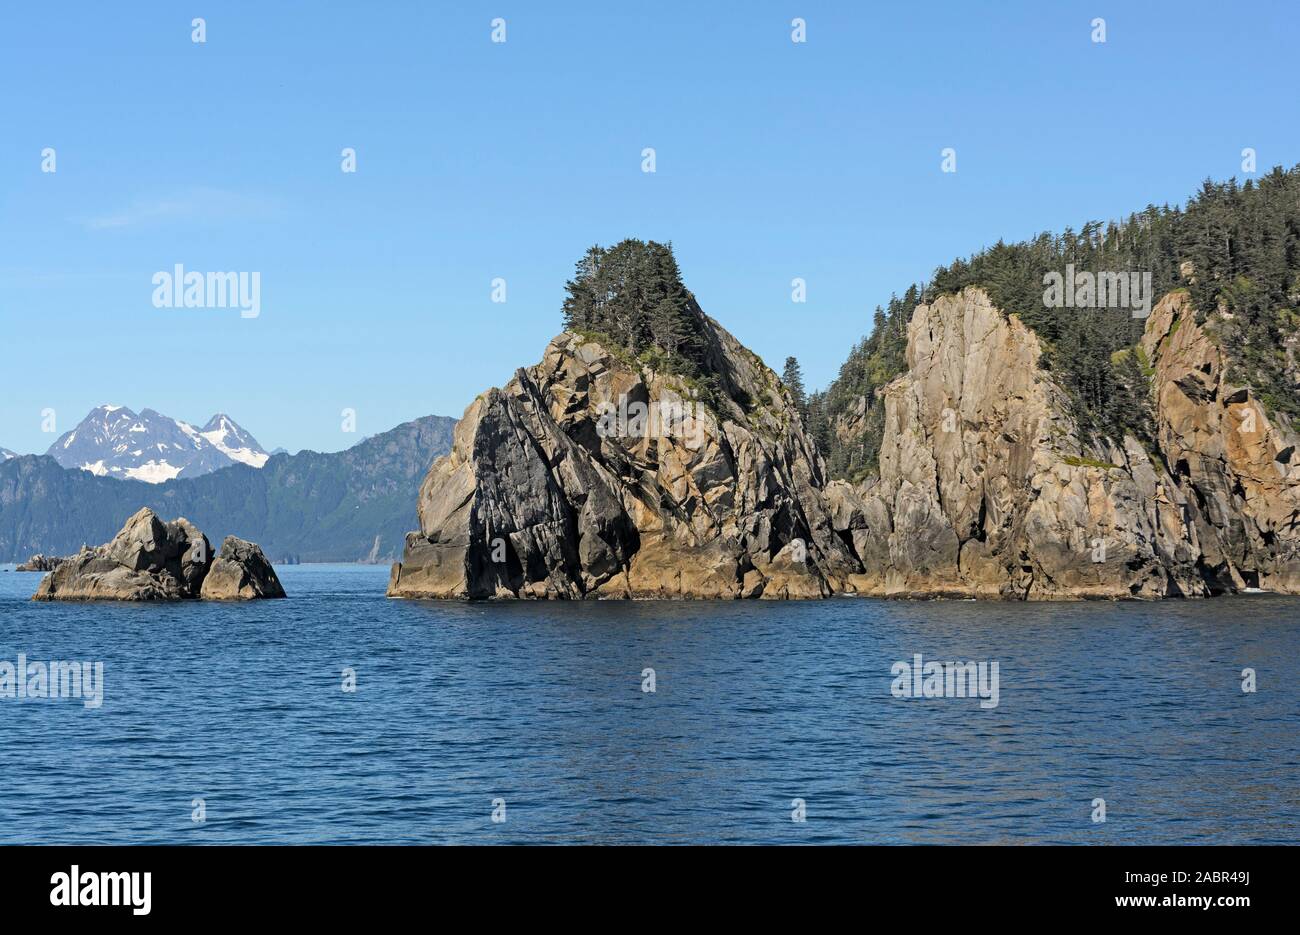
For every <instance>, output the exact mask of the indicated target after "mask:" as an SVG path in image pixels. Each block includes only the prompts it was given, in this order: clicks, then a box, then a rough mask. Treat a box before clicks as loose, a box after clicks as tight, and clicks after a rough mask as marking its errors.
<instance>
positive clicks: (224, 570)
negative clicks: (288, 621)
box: [199, 536, 284, 601]
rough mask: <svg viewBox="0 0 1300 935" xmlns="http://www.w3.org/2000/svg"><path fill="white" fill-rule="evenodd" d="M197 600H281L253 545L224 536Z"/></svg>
mask: <svg viewBox="0 0 1300 935" xmlns="http://www.w3.org/2000/svg"><path fill="white" fill-rule="evenodd" d="M199 597H201V598H203V600H205V601H248V600H253V599H254V598H259V597H284V588H282V587H281V586H280V579H279V578H277V577H276V575H275V569H274V568H272V567H271V563H270V562H268V561H267V560H266V556H265V555H263V554H262V550H261V549H260V548H259V547H258V546H257V545H255V544H254V543H252V542H245V541H244V540H243V539H238V538H236V537H235V536H226V541H225V542H223V543H221V552H220V553H219V554H218V555H217V557H216V559H214V560H213V562H212V567H211V568H209V569H208V574H207V576H206V577H205V578H204V579H203V587H202V588H201V589H200V591H199Z"/></svg>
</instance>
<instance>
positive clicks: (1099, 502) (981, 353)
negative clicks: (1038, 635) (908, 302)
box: [388, 288, 1300, 600]
mask: <svg viewBox="0 0 1300 935" xmlns="http://www.w3.org/2000/svg"><path fill="white" fill-rule="evenodd" d="M707 325H708V328H707V333H708V339H709V342H710V345H711V347H710V354H711V367H712V371H713V372H714V373H716V374H717V376H718V379H719V384H720V386H721V388H722V392H721V393H720V394H717V396H716V397H715V399H714V401H713V403H712V405H709V406H706V405H705V404H704V403H703V402H702V401H700V400H699V399H698V398H696V397H694V396H693V395H692V393H691V386H690V385H688V383H687V382H686V381H684V380H682V379H680V378H678V377H675V376H673V375H672V374H669V373H666V372H662V371H656V370H655V369H653V368H652V367H651V366H650V365H649V364H647V363H645V362H643V361H640V360H637V359H634V358H632V357H631V356H630V355H629V354H628V353H627V352H626V351H625V350H623V349H622V348H617V347H612V346H609V345H608V344H607V343H605V342H603V341H602V339H600V338H599V337H593V336H584V335H580V334H574V333H565V334H562V335H560V336H559V337H557V338H556V339H555V340H553V341H552V342H551V344H550V345H549V346H548V347H547V349H546V352H545V354H544V355H543V358H542V360H541V362H540V363H538V364H537V365H535V366H533V367H529V368H527V369H521V370H519V371H517V372H516V374H515V376H514V378H513V379H512V380H511V381H510V382H509V383H508V384H507V385H506V386H505V387H503V388H501V389H492V390H489V391H488V392H486V393H484V394H483V395H481V396H480V397H479V398H478V399H476V400H475V401H474V402H473V403H472V404H471V405H470V407H469V408H468V409H467V410H466V412H465V415H464V417H463V418H462V420H461V422H460V423H459V425H458V426H457V429H456V435H455V442H454V445H453V448H452V451H451V453H450V454H449V455H447V456H445V457H443V458H440V459H438V460H437V461H436V462H435V463H434V464H433V466H432V468H431V469H430V471H429V474H428V476H427V477H426V478H425V480H424V483H423V485H422V486H421V489H420V494H419V517H420V529H419V531H417V532H413V533H411V534H409V535H408V536H407V542H406V549H405V553H404V556H403V560H402V562H400V563H398V564H396V565H394V566H393V570H392V573H391V576H390V581H389V588H388V593H389V595H390V596H393V597H411V598H460V599H467V598H468V599H473V598H584V597H598V598H740V597H746V598H752V597H763V598H812V597H827V596H830V595H833V594H836V593H857V594H866V595H878V596H900V597H903V596H906V597H939V596H952V597H978V598H1003V599H1021V600H1024V599H1028V600H1059V599H1080V598H1101V599H1121V598H1158V597H1171V596H1206V595H1211V594H1218V593H1224V592H1230V591H1236V590H1242V589H1245V588H1248V587H1261V588H1265V589H1271V590H1279V591H1286V592H1300V523H1298V522H1297V520H1298V519H1300V464H1297V463H1296V462H1297V459H1296V457H1295V442H1296V439H1295V435H1294V433H1293V432H1292V430H1291V428H1290V426H1289V425H1286V424H1284V422H1283V421H1282V420H1278V419H1273V420H1270V418H1269V416H1268V415H1267V413H1266V412H1265V411H1264V409H1263V407H1262V406H1260V405H1259V403H1258V402H1257V401H1256V400H1255V399H1254V397H1253V396H1252V394H1251V392H1250V390H1249V389H1247V388H1242V387H1234V386H1231V385H1230V384H1229V383H1228V382H1226V378H1225V376H1224V369H1225V362H1224V360H1223V359H1222V355H1221V353H1220V352H1219V350H1218V349H1217V348H1216V347H1215V345H1214V343H1213V342H1212V340H1211V339H1210V337H1209V336H1208V335H1207V333H1206V331H1205V329H1203V328H1202V327H1201V326H1199V325H1198V324H1197V323H1196V319H1195V315H1194V314H1193V311H1192V309H1191V308H1190V306H1189V304H1188V300H1187V297H1186V295H1185V294H1183V293H1181V292H1175V293H1171V294H1170V295H1168V296H1166V297H1165V298H1164V299H1163V300H1162V301H1161V302H1160V303H1158V304H1157V306H1156V307H1155V308H1154V309H1153V311H1152V314H1151V316H1150V318H1149V319H1148V322H1147V326H1146V333H1145V336H1144V338H1143V341H1142V349H1143V351H1144V356H1145V359H1146V360H1147V361H1149V363H1150V365H1151V368H1152V370H1153V374H1152V377H1151V387H1150V391H1151V404H1152V410H1153V413H1154V416H1155V422H1156V426H1157V435H1158V446H1157V448H1158V450H1154V451H1148V450H1146V449H1145V448H1144V446H1143V445H1142V444H1140V443H1139V442H1138V441H1137V440H1136V439H1134V438H1132V437H1127V438H1125V439H1123V440H1122V441H1119V440H1106V439H1097V438H1093V437H1089V436H1087V435H1086V433H1083V432H1082V431H1081V430H1080V427H1079V426H1078V425H1077V424H1076V422H1075V420H1074V418H1073V416H1072V415H1071V411H1072V410H1071V406H1070V404H1069V403H1070V401H1069V399H1068V397H1067V395H1066V393H1065V392H1064V391H1063V390H1062V389H1061V387H1060V386H1059V385H1058V384H1057V383H1056V382H1055V381H1054V379H1053V378H1052V375H1051V374H1050V372H1048V371H1045V370H1042V369H1040V366H1039V360H1040V357H1041V355H1042V349H1041V346H1040V343H1039V340H1038V338H1037V337H1036V335H1035V334H1034V333H1033V332H1032V331H1031V330H1029V329H1028V328H1026V327H1025V326H1024V325H1022V324H1021V323H1020V321H1019V320H1018V319H1017V318H1016V317H1015V316H1007V315H1004V314H1003V313H1002V312H1001V311H1000V310H998V309H997V308H995V307H994V306H993V305H992V304H991V303H990V301H989V299H988V297H987V295H986V294H985V293H984V292H983V291H982V290H980V289H977V288H969V289H966V290H964V291H963V292H961V293H959V294H956V295H947V296H942V297H940V298H938V299H936V300H934V301H933V302H931V303H928V304H922V305H919V306H918V307H917V308H916V310H915V312H914V314H913V316H912V319H911V322H910V325H909V328H908V346H907V364H908V369H907V370H906V372H904V373H903V374H902V375H900V376H899V377H898V378H896V379H895V380H894V381H893V382H891V383H890V384H888V385H887V386H886V387H884V388H883V389H881V390H880V394H881V396H882V397H883V402H884V420H885V433H884V438H883V441H882V445H881V452H880V465H879V473H878V475H877V476H874V477H871V478H869V479H868V480H867V481H865V482H863V483H862V484H858V485H851V484H849V483H847V482H844V481H830V480H829V479H828V478H827V477H826V474H825V468H824V465H823V463H822V460H821V458H820V456H819V455H818V453H817V450H816V447H815V445H814V444H813V443H812V442H811V441H810V439H809V438H808V436H807V435H806V434H805V432H804V429H803V425H802V422H801V419H800V417H799V413H798V411H797V409H796V407H795V406H794V405H793V402H792V400H791V399H790V397H789V394H788V393H787V391H786V390H785V388H784V387H782V385H781V384H780V381H779V380H778V379H777V378H776V376H775V374H773V373H772V372H771V371H770V370H769V369H768V368H767V367H765V366H764V365H763V364H762V362H761V361H759V360H758V358H757V357H755V356H754V355H753V354H752V353H750V352H749V351H748V350H746V349H745V348H743V347H742V346H741V345H740V344H739V343H738V342H737V341H736V340H735V339H734V338H733V337H732V336H731V335H730V334H728V333H727V332H726V331H725V330H723V329H722V328H721V327H719V326H718V325H717V324H716V323H715V322H713V321H712V320H707Z"/></svg>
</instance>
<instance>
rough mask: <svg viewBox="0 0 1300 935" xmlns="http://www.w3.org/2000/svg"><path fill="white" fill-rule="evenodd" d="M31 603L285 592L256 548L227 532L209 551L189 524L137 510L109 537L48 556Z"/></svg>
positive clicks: (212, 598) (218, 597)
mask: <svg viewBox="0 0 1300 935" xmlns="http://www.w3.org/2000/svg"><path fill="white" fill-rule="evenodd" d="M54 565H55V567H54V570H53V571H51V572H50V573H49V574H47V575H46V576H45V577H44V578H43V579H41V583H40V585H39V586H38V587H37V589H36V593H35V594H34V595H32V600H34V601H184V600H205V601H244V600H255V599H259V598H279V597H284V596H285V593H284V588H283V587H282V586H281V584H280V579H279V578H278V577H277V576H276V574H275V569H274V568H272V567H271V563H270V562H269V561H267V559H266V556H265V555H263V554H262V550H261V548H260V547H258V546H257V545H255V544H254V543H252V542H245V541H244V540H243V539H240V538H237V537H236V536H227V537H226V539H225V541H224V542H223V543H222V544H221V550H220V551H219V552H217V553H216V554H215V555H214V554H213V549H212V546H211V543H209V542H208V538H207V536H205V535H204V534H203V533H202V532H201V531H200V530H199V529H198V527H196V526H195V525H194V524H193V523H191V522H190V521H189V520H187V519H184V518H181V519H176V520H173V521H171V522H164V521H163V520H162V519H160V518H159V517H158V516H157V515H156V514H155V513H154V512H153V511H152V510H150V509H147V508H145V509H141V510H139V511H138V512H137V513H135V515H133V516H132V517H131V518H130V519H128V520H127V521H126V525H125V526H123V527H122V529H121V531H120V532H119V533H118V534H117V535H116V536H114V537H113V539H112V540H111V541H110V542H107V543H105V544H104V545H101V546H97V547H95V548H89V547H85V546H83V547H82V549H81V551H80V552H78V553H77V554H76V555H71V556H68V557H67V558H64V559H59V560H56V561H55V562H54Z"/></svg>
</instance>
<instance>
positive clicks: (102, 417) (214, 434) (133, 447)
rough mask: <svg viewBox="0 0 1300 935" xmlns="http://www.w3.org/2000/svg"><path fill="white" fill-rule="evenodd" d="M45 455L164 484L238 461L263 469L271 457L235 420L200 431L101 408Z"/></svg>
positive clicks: (156, 416) (150, 413) (158, 417)
mask: <svg viewBox="0 0 1300 935" xmlns="http://www.w3.org/2000/svg"><path fill="white" fill-rule="evenodd" d="M47 454H48V455H49V456H50V457H52V458H53V459H54V460H55V461H57V462H59V464H61V465H63V466H64V467H67V468H81V469H82V470H83V471H89V472H91V473H92V474H98V475H101V476H107V477H118V478H131V479H133V480H142V481H147V482H148V483H151V484H161V483H162V482H163V481H167V480H171V479H172V478H173V477H198V476H199V475H200V474H210V473H211V472H213V471H217V470H220V469H221V468H224V467H229V466H230V465H232V464H234V463H236V462H240V463H243V464H248V465H251V466H253V467H261V466H262V465H263V464H265V463H266V461H267V458H268V457H269V455H267V453H266V452H265V451H263V450H262V446H261V445H259V444H258V443H257V440H256V439H255V438H253V436H252V435H249V434H248V432H246V431H245V430H244V429H242V428H240V427H239V425H237V424H236V423H235V421H234V420H233V419H231V418H230V417H229V416H227V415H224V414H222V413H218V414H217V415H215V416H213V417H212V418H211V419H210V420H208V424H207V425H206V426H204V427H203V428H202V429H197V428H195V427H194V426H193V425H190V424H189V423H188V422H182V421H181V420H180V419H173V418H171V417H170V416H165V415H163V414H162V413H159V412H155V411H154V410H152V409H143V410H141V411H140V413H139V414H138V415H137V414H136V413H134V412H132V411H131V410H130V409H127V408H126V407H125V406H100V407H99V408H97V409H92V410H91V412H90V415H88V416H86V418H84V419H82V420H81V424H80V425H78V426H77V427H76V428H75V429H73V430H72V431H71V432H67V433H65V434H64V435H62V436H60V437H59V440H58V441H56V442H55V443H54V444H53V445H51V446H50V450H49V451H48V452H47Z"/></svg>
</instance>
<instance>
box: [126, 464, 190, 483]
mask: <svg viewBox="0 0 1300 935" xmlns="http://www.w3.org/2000/svg"><path fill="white" fill-rule="evenodd" d="M180 472H181V469H180V468H178V467H173V466H172V465H170V464H168V463H167V462H166V461H146V462H145V463H144V464H142V465H140V466H139V467H133V468H127V469H126V472H125V473H126V476H127V477H129V478H131V479H132V480H142V481H144V482H145V483H146V484H161V483H162V482H163V481H165V480H171V479H172V478H173V477H175V476H176V475H177V474H179V473H180Z"/></svg>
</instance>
